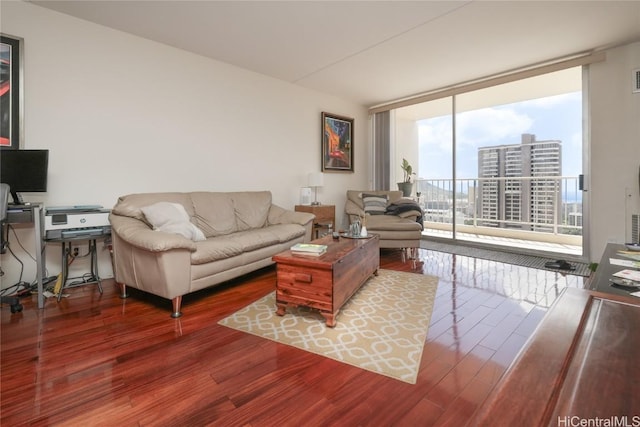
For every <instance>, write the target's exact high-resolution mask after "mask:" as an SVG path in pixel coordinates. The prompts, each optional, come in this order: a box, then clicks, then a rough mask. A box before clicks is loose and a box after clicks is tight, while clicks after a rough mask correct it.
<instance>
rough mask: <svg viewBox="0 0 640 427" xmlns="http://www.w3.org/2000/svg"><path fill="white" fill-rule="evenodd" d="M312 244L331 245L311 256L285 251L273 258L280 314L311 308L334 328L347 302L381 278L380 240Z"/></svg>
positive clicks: (327, 240) (323, 240) (325, 239)
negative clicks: (365, 286)
mask: <svg viewBox="0 0 640 427" xmlns="http://www.w3.org/2000/svg"><path fill="white" fill-rule="evenodd" d="M312 243H317V244H322V245H327V246H328V248H327V252H325V253H324V254H322V255H321V256H307V255H294V254H292V253H291V251H285V252H282V253H279V254H278V255H275V256H274V257H273V258H272V259H273V261H275V262H276V266H277V282H276V307H277V309H276V314H277V315H279V316H284V314H285V311H286V309H287V307H297V306H305V307H311V308H315V309H317V310H319V311H320V313H321V314H322V316H324V318H325V319H326V324H327V326H329V327H334V326H335V325H336V316H337V314H338V312H339V311H340V309H341V308H342V306H343V305H344V303H346V302H347V301H348V300H349V298H351V296H352V295H353V294H355V293H356V291H357V290H358V289H360V287H361V286H362V285H363V284H364V283H365V282H366V281H367V279H369V277H371V276H372V275H374V274H375V275H377V273H378V267H379V265H380V245H379V238H378V236H377V235H372V236H371V237H368V238H366V239H349V238H346V237H340V239H339V240H335V239H333V238H332V237H331V236H326V237H323V238H320V239H317V240H314V241H313V242H312Z"/></svg>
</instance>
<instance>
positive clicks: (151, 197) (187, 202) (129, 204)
mask: <svg viewBox="0 0 640 427" xmlns="http://www.w3.org/2000/svg"><path fill="white" fill-rule="evenodd" d="M158 202H171V203H179V204H181V205H182V206H184V208H185V210H186V211H187V214H188V215H189V217H191V218H192V217H193V216H194V213H193V206H192V204H191V197H190V195H189V193H140V194H128V195H126V196H120V197H118V202H117V203H116V205H115V206H114V207H113V209H112V213H114V214H115V215H122V216H126V217H129V218H135V219H139V220H141V221H146V219H145V217H144V214H143V213H142V210H141V209H142V208H143V207H145V206H149V205H152V204H154V203H158ZM149 225H151V224H149Z"/></svg>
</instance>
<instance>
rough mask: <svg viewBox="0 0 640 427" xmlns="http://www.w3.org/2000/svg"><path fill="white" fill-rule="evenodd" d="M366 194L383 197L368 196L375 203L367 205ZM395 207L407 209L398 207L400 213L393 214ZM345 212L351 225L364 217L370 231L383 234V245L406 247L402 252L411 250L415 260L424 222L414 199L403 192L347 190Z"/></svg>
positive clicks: (381, 235) (412, 257)
mask: <svg viewBox="0 0 640 427" xmlns="http://www.w3.org/2000/svg"><path fill="white" fill-rule="evenodd" d="M363 196H381V199H382V200H378V201H376V200H375V199H376V197H369V199H370V200H371V201H372V203H371V204H370V205H369V206H366V204H367V203H366V202H367V198H366V197H365V198H363ZM414 206H415V208H414ZM395 207H398V208H402V207H406V209H398V210H399V211H401V212H399V213H398V214H397V215H390V214H389V212H390V209H393V208H395ZM345 212H346V214H347V216H348V218H349V224H352V223H353V222H354V221H356V220H360V221H361V222H362V221H363V220H364V223H365V225H366V227H367V232H368V233H373V234H377V235H379V236H380V247H381V248H402V249H405V251H403V255H405V252H411V253H410V254H409V257H410V258H411V259H414V257H415V254H414V252H415V249H416V248H418V247H420V239H421V237H422V224H421V223H420V222H419V219H420V218H421V216H422V212H421V211H420V209H419V208H418V207H417V205H415V203H414V202H413V201H412V200H410V199H405V198H403V197H402V191H373V190H371V191H367V190H348V191H347V202H346V203H345ZM365 215H366V216H365ZM408 249H411V251H407V250H408Z"/></svg>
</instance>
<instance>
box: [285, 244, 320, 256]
mask: <svg viewBox="0 0 640 427" xmlns="http://www.w3.org/2000/svg"><path fill="white" fill-rule="evenodd" d="M326 251H327V245H317V244H315V243H296V244H295V245H293V246H291V252H293V253H295V254H303V255H322V254H323V253H325V252H326Z"/></svg>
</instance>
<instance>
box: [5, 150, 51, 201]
mask: <svg viewBox="0 0 640 427" xmlns="http://www.w3.org/2000/svg"><path fill="white" fill-rule="evenodd" d="M48 169H49V150H2V151H0V182H2V183H5V184H9V187H11V196H12V197H13V203H15V204H20V198H19V196H18V193H36V192H45V191H47V173H48Z"/></svg>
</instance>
